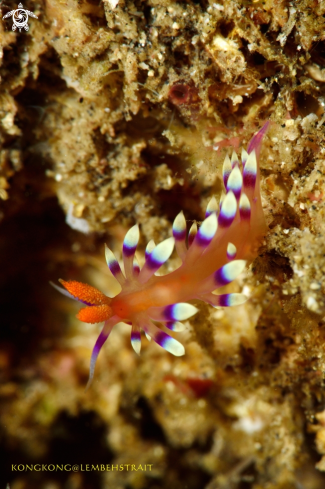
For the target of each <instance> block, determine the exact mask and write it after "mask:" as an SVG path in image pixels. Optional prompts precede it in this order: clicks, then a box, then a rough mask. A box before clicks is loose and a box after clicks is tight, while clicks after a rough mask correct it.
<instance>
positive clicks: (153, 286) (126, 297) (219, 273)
mask: <svg viewBox="0 0 325 489" xmlns="http://www.w3.org/2000/svg"><path fill="white" fill-rule="evenodd" d="M268 125H269V123H268V122H267V123H266V124H265V125H264V126H263V127H262V128H261V129H260V131H259V132H257V133H256V134H255V135H254V136H253V138H252V140H251V141H250V143H249V145H248V148H247V151H245V150H244V149H243V150H242V154H241V162H240V161H239V159H238V157H237V155H236V153H235V152H233V154H232V157H231V159H230V158H229V157H228V156H226V158H225V161H224V164H223V181H224V186H225V191H226V192H225V194H224V196H223V197H222V198H221V200H220V204H219V209H218V204H217V201H216V199H215V198H214V197H213V198H212V199H211V201H210V202H209V204H208V206H207V210H206V217H205V220H204V221H203V222H202V224H201V226H200V228H199V229H198V230H197V226H196V224H194V225H192V227H191V229H190V230H189V233H188V239H187V240H186V235H187V229H186V221H185V217H184V214H183V212H180V214H178V216H177V217H176V219H175V221H174V224H173V237H171V238H168V239H166V240H165V241H163V242H162V243H160V244H158V245H157V246H156V245H155V243H154V242H153V241H150V242H149V243H148V245H147V248H146V251H145V263H144V265H143V267H142V269H141V270H140V267H139V265H138V262H137V260H136V258H135V252H136V248H137V245H138V241H139V227H138V225H135V226H133V227H132V228H131V229H130V230H129V231H128V232H127V233H126V236H125V238H124V242H123V250H122V258H123V265H124V273H123V271H122V269H121V267H120V265H119V262H118V260H117V259H116V258H115V256H114V254H113V253H112V251H111V250H110V249H109V248H107V246H106V249H105V256H106V261H107V265H108V268H109V269H110V271H111V273H112V274H113V276H114V277H115V278H116V280H117V281H118V282H119V283H120V285H121V292H120V293H119V294H117V295H116V296H115V297H113V298H109V297H107V296H106V295H104V294H103V293H102V292H100V291H99V290H97V289H96V288H94V287H92V286H90V285H87V284H84V283H81V282H76V281H74V280H70V281H65V280H60V282H61V284H62V285H63V287H64V289H63V288H61V287H59V286H55V288H56V289H58V290H59V291H60V292H62V293H63V294H64V295H66V296H68V297H70V298H72V299H75V300H77V301H79V302H82V303H83V304H85V305H86V307H85V308H83V309H81V310H80V311H79V313H78V315H77V317H78V318H79V319H80V320H81V321H83V322H86V323H99V322H102V321H104V327H103V329H102V331H101V333H100V334H99V336H98V339H97V341H96V344H95V346H94V349H93V352H92V356H91V362H90V373H89V382H88V385H89V383H90V382H91V381H92V378H93V375H94V369H95V364H96V360H97V357H98V354H99V352H100V349H101V347H102V346H103V344H104V343H105V341H106V340H107V338H108V336H109V334H110V332H111V331H112V328H113V327H114V326H115V325H116V324H117V323H119V322H124V323H127V324H130V325H131V327H132V329H131V344H132V347H133V348H134V350H135V352H136V353H137V354H139V353H140V349H141V331H144V333H145V335H146V336H147V338H148V339H151V338H152V339H153V340H154V341H155V342H156V343H157V344H158V345H160V346H162V347H163V348H165V350H167V351H168V352H170V353H172V354H173V355H176V356H181V355H183V354H184V353H185V350H184V347H183V345H182V344H181V343H179V342H178V341H177V340H175V339H174V338H173V337H172V336H170V335H169V334H168V333H167V332H166V330H167V331H168V330H171V331H176V332H177V331H181V330H182V329H183V324H182V323H181V322H180V321H184V320H186V319H188V318H190V317H191V316H193V315H194V314H195V313H196V312H197V309H196V308H195V307H194V306H193V305H192V304H188V302H187V301H190V300H192V299H199V300H202V301H204V302H207V303H208V304H211V305H212V306H215V307H218V306H219V307H220V306H221V307H227V306H235V305H239V304H242V303H244V302H245V301H246V300H247V298H246V297H245V296H244V295H243V294H240V293H228V294H219V295H217V294H215V293H214V292H215V291H216V289H218V288H220V287H223V286H224V285H226V284H229V283H230V282H232V281H233V280H234V279H236V277H237V276H238V275H239V274H240V273H242V271H243V270H244V268H245V266H246V264H247V262H249V261H252V260H253V259H254V258H255V256H256V254H257V249H258V246H259V245H260V242H261V239H262V238H263V237H264V235H265V233H266V224H265V219H264V214H263V209H262V204H261V196H260V172H259V165H258V161H259V153H260V149H261V144H262V139H263V136H264V134H265V132H266V130H267V128H268ZM186 241H187V243H186ZM174 246H176V251H177V254H178V256H179V257H180V259H181V261H182V265H181V266H180V267H179V268H178V269H176V270H174V271H173V272H171V273H169V274H167V275H163V276H157V275H155V272H157V270H158V269H159V268H160V267H161V266H162V265H163V264H164V263H165V262H166V261H167V260H168V258H169V257H170V255H171V254H172V252H173V249H174ZM157 323H158V324H159V326H158V325H157Z"/></svg>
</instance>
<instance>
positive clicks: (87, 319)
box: [59, 279, 112, 324]
mask: <svg viewBox="0 0 325 489" xmlns="http://www.w3.org/2000/svg"><path fill="white" fill-rule="evenodd" d="M59 282H60V283H61V284H62V285H63V287H64V288H65V289H66V290H67V291H68V292H69V294H71V295H72V296H73V297H74V298H75V299H77V300H78V301H80V302H82V303H83V304H86V305H87V307H84V308H83V309H81V310H80V311H79V313H78V314H77V318H78V319H80V321H83V322H84V323H92V324H93V323H100V322H102V321H106V320H107V319H109V318H111V317H112V308H111V307H110V304H111V301H112V299H110V298H109V297H107V296H106V295H105V294H103V293H102V292H100V291H99V290H97V289H96V288H95V287H92V286H91V285H88V284H83V283H82V282H77V281H75V280H69V281H65V280H62V279H60V280H59Z"/></svg>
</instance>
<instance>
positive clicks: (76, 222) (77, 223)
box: [65, 204, 90, 234]
mask: <svg viewBox="0 0 325 489" xmlns="http://www.w3.org/2000/svg"><path fill="white" fill-rule="evenodd" d="M73 209H74V205H73V204H70V205H69V209H68V213H67V215H66V218H65V222H66V223H67V224H68V226H70V227H71V228H72V229H75V230H76V231H80V232H81V233H84V234H88V233H89V231H90V228H89V224H88V222H87V221H86V219H82V218H79V217H75V216H74V215H73Z"/></svg>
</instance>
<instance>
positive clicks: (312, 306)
mask: <svg viewBox="0 0 325 489" xmlns="http://www.w3.org/2000/svg"><path fill="white" fill-rule="evenodd" d="M307 308H308V309H309V310H310V311H312V312H317V311H318V303H317V301H316V300H315V298H314V297H313V296H311V295H310V296H309V297H308V299H307Z"/></svg>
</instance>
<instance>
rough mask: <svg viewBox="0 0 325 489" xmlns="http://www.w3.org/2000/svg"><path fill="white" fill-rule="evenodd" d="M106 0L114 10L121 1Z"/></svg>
mask: <svg viewBox="0 0 325 489" xmlns="http://www.w3.org/2000/svg"><path fill="white" fill-rule="evenodd" d="M104 2H107V3H108V5H109V6H110V7H111V9H113V10H114V9H115V7H116V5H117V4H118V3H119V0H104Z"/></svg>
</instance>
